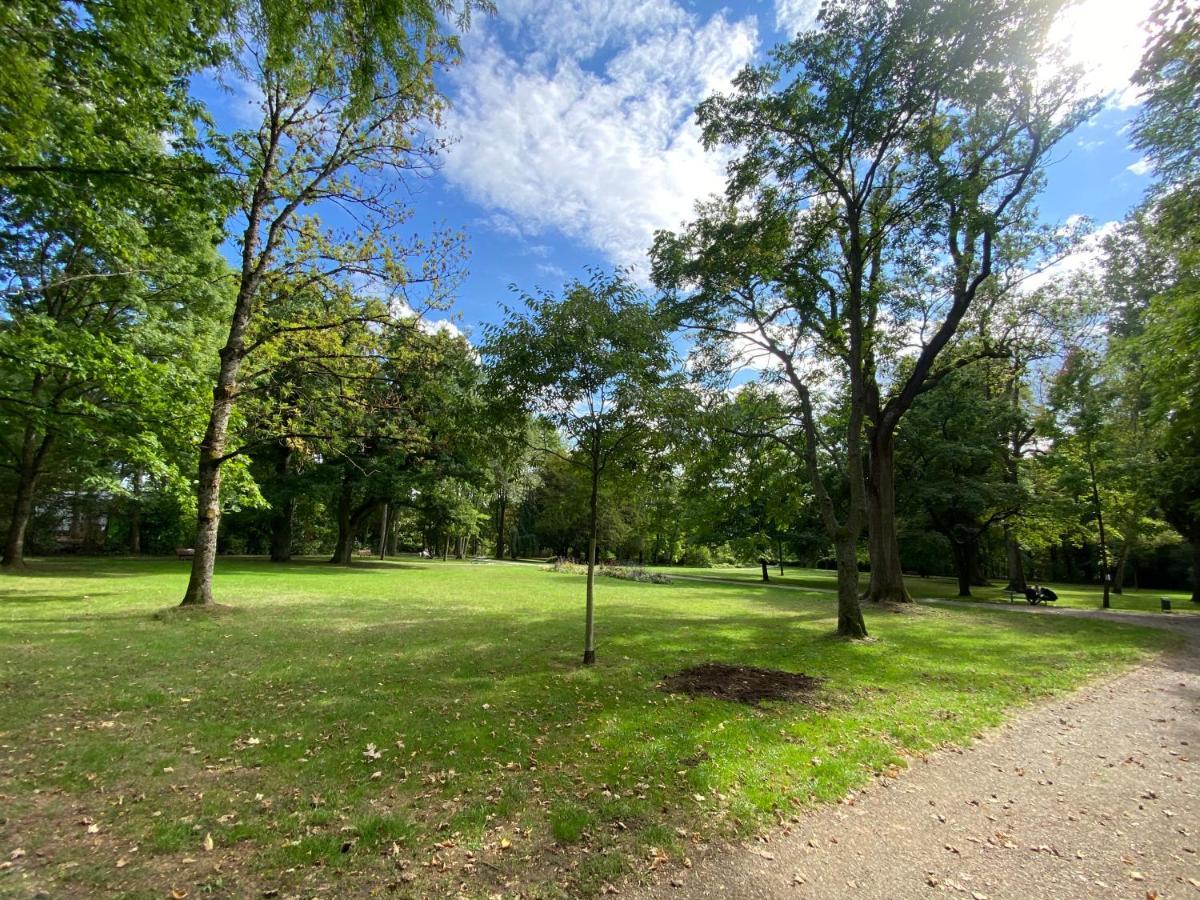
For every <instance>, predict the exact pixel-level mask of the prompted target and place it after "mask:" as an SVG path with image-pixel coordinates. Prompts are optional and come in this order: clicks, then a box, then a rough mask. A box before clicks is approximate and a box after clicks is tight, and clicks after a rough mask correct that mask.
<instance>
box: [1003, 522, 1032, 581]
mask: <svg viewBox="0 0 1200 900" xmlns="http://www.w3.org/2000/svg"><path fill="white" fill-rule="evenodd" d="M1004 546H1005V549H1006V550H1007V551H1008V585H1007V586H1006V587H1005V590H1007V591H1016V592H1018V593H1020V592H1023V591H1024V590H1025V588H1027V587H1028V586H1029V585H1028V584H1027V583H1026V581H1025V556H1024V554H1023V553H1022V552H1021V545H1020V544H1018V543H1017V539H1016V538H1015V537H1013V533H1012V529H1011V528H1009V527H1008V526H1007V525H1006V526H1004Z"/></svg>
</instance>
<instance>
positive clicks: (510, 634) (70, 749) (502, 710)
mask: <svg viewBox="0 0 1200 900" xmlns="http://www.w3.org/2000/svg"><path fill="white" fill-rule="evenodd" d="M186 570H187V565H186V564H184V563H178V562H176V561H174V560H142V561H131V560H112V559H105V560H90V559H75V560H70V561H54V562H49V561H45V562H35V563H34V564H33V566H32V568H31V570H30V573H29V574H27V575H21V576H12V575H10V576H3V577H0V687H2V691H0V861H3V862H7V863H9V865H8V866H5V867H4V868H3V869H0V894H5V895H16V896H23V895H27V896H33V895H34V894H35V893H36V892H37V891H39V890H40V891H43V892H45V893H46V894H48V895H50V896H66V895H79V894H87V893H111V894H123V895H127V896H143V895H144V896H148V897H163V896H166V895H168V894H170V892H171V891H172V890H176V891H178V892H187V895H188V896H189V897H197V896H202V895H205V894H216V895H236V896H256V895H258V894H259V893H261V892H265V891H279V892H280V895H281V896H282V895H286V894H289V893H296V894H302V895H305V896H311V895H318V894H319V895H324V896H328V895H329V894H330V893H331V892H332V893H349V892H360V891H361V892H364V893H366V892H368V891H376V890H380V891H381V890H382V889H383V888H385V887H391V888H393V889H395V890H396V891H397V892H398V893H399V894H400V895H401V896H406V895H430V894H442V893H446V892H456V891H459V890H462V891H463V892H464V893H466V894H468V895H482V896H486V895H489V894H495V893H504V894H511V893H515V892H516V891H518V890H521V891H525V892H526V893H527V894H530V895H535V896H558V895H563V894H592V893H595V892H596V891H598V890H599V889H600V888H601V887H602V886H603V885H604V884H605V883H611V882H614V881H616V880H617V879H619V878H621V877H623V876H626V875H633V876H634V877H636V876H637V875H638V873H641V872H644V871H646V870H647V869H648V868H649V867H651V866H653V865H656V864H658V862H659V861H661V860H664V859H666V858H671V859H675V860H678V859H680V858H682V857H683V856H685V855H686V854H687V853H688V852H689V847H691V846H692V845H693V842H694V841H698V840H706V839H710V838H714V837H728V836H731V835H734V834H745V833H750V832H753V831H756V830H758V829H762V828H764V827H766V826H768V825H769V824H771V823H773V822H775V821H777V819H778V817H779V816H786V815H789V814H790V813H791V812H792V811H794V810H795V809H797V808H798V807H801V806H804V805H809V804H814V803H826V802H832V801H836V800H837V799H839V798H841V797H843V796H844V795H845V794H846V793H847V792H848V791H850V790H852V789H854V788H856V787H859V786H861V785H862V784H864V782H866V781H867V780H868V779H869V778H870V777H871V776H872V775H873V774H876V773H880V772H889V771H892V770H894V768H895V767H898V766H903V765H904V763H905V760H906V758H908V757H910V756H912V755H914V754H920V753H922V752H925V751H928V750H931V749H933V748H935V747H938V746H940V745H944V744H947V743H963V742H966V741H968V740H970V739H971V738H972V736H974V735H976V734H977V733H978V732H979V731H980V729H983V728H985V727H987V726H991V725H995V724H996V723H998V722H1000V721H1001V720H1002V719H1003V718H1004V717H1005V715H1007V714H1011V712H1012V711H1013V710H1014V709H1015V708H1016V707H1019V706H1021V705H1023V704H1027V703H1029V702H1031V701H1033V700H1035V699H1037V698H1039V697H1044V696H1046V695H1048V694H1051V693H1053V692H1056V691H1062V690H1065V689H1068V688H1070V687H1072V686H1074V685H1077V684H1079V683H1080V682H1081V681H1082V680H1084V679H1085V678H1087V677H1089V676H1093V675H1097V674H1101V673H1111V672H1113V671H1114V670H1115V669H1116V668H1118V667H1119V666H1121V665H1124V664H1129V663H1132V662H1134V661H1136V660H1138V659H1141V658H1143V657H1144V656H1145V655H1146V654H1148V653H1150V652H1152V651H1155V650H1157V649H1161V648H1162V647H1164V646H1167V645H1168V644H1169V643H1170V642H1171V641H1172V640H1173V638H1172V637H1171V636H1170V635H1168V634H1166V633H1162V632H1157V631H1154V630H1151V629H1140V628H1133V627H1127V626H1124V625H1114V624H1111V623H1106V622H1095V621H1086V620H1076V619H1061V618H1053V617H1046V616H1013V615H1008V614H1003V613H999V612H997V611H995V610H989V609H987V608H930V607H916V608H913V609H911V610H908V611H905V612H903V613H894V612H890V611H882V610H875V609H868V610H867V612H866V615H867V622H868V627H869V628H870V629H871V633H872V635H873V636H874V637H873V639H872V640H871V641H869V642H858V643H851V642H845V641H842V640H838V639H835V638H833V637H832V636H831V632H832V629H833V626H834V615H833V614H834V607H833V602H832V600H831V598H830V597H829V596H828V595H825V594H816V593H813V594H808V593H805V592H801V591H796V590H791V589H787V590H776V589H766V590H764V589H762V588H759V587H752V586H749V585H748V586H746V587H742V586H739V585H722V584H715V583H702V582H691V581H686V582H685V581H682V580H680V581H677V582H675V583H673V584H671V585H653V584H637V583H630V582H624V581H617V580H612V579H601V580H600V582H599V583H598V587H597V630H598V636H599V664H598V665H597V666H596V667H594V668H591V669H584V668H582V667H580V666H579V665H578V659H579V656H580V653H581V649H582V639H583V578H582V577H580V576H577V575H567V574H559V573H552V572H547V571H544V570H543V569H541V568H539V567H535V566H512V565H482V564H479V565H472V564H455V563H449V564H445V563H440V562H416V561H406V562H401V563H387V564H380V563H377V562H360V563H357V564H356V565H355V566H354V567H353V568H352V569H350V570H345V569H337V568H333V567H330V566H328V565H325V564H322V563H318V562H315V561H313V562H298V563H294V564H290V565H271V564H269V563H266V562H262V561H254V560H221V562H220V564H219V567H218V571H217V578H216V593H217V597H218V599H219V600H220V601H221V602H223V603H226V604H230V605H232V606H233V607H234V608H233V610H232V611H231V612H228V613H225V614H200V615H194V614H189V615H179V614H168V615H165V616H159V617H155V615H154V613H156V612H157V611H159V610H162V609H163V608H164V607H167V606H169V605H172V604H174V603H175V602H176V601H177V600H178V598H179V597H180V596H181V594H182V591H183V586H184V583H185V580H186V574H187V571H186ZM705 661H720V662H729V663H737V664H741V665H759V666H766V667H773V668H781V669H787V670H790V671H797V672H805V673H808V674H810V675H816V676H820V677H822V678H824V679H826V681H825V682H824V685H823V687H822V688H821V689H820V691H819V693H818V694H817V695H816V697H815V702H814V703H812V704H808V705H805V704H796V703H772V704H766V705H764V706H762V707H759V708H755V707H748V706H743V705H737V704H733V703H729V702H726V701H721V700H716V699H693V698H688V697H683V696H676V695H669V694H666V693H664V692H662V691H661V690H660V689H659V687H658V684H659V681H660V679H661V678H663V677H664V676H665V675H668V674H670V673H672V672H674V671H676V670H678V669H680V668H682V667H685V666H689V665H694V664H697V663H700V662H705ZM210 847H211V849H209V848H210ZM17 851H23V853H18V852H17Z"/></svg>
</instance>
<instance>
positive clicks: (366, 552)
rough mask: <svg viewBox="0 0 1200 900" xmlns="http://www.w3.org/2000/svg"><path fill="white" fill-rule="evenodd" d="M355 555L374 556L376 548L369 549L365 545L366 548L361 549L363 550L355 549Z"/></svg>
mask: <svg viewBox="0 0 1200 900" xmlns="http://www.w3.org/2000/svg"><path fill="white" fill-rule="evenodd" d="M354 555H355V556H374V555H375V551H374V550H370V549H368V548H366V547H364V548H363V549H361V550H355V551H354Z"/></svg>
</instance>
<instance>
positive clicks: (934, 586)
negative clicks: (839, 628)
mask: <svg viewBox="0 0 1200 900" xmlns="http://www.w3.org/2000/svg"><path fill="white" fill-rule="evenodd" d="M651 571H655V572H665V573H667V574H674V575H685V576H690V577H693V578H711V579H728V580H730V581H744V582H746V583H747V584H750V583H753V584H759V585H761V584H762V570H761V569H760V568H759V567H758V566H715V567H713V568H711V569H697V568H692V567H687V566H655V567H653V568H652V569H651ZM769 572H770V577H771V581H770V584H774V585H785V586H789V587H802V588H808V589H810V590H813V591H816V592H825V591H836V590H837V574H836V573H835V572H832V571H829V570H827V569H800V568H793V567H791V566H785V567H784V573H785V574H783V575H780V574H779V568H778V567H772V568H771V569H770V570H769ZM869 577H870V576H868V575H867V574H865V573H864V574H863V575H861V576H860V578H859V582H860V584H861V585H862V587H863V589H864V590H865V589H866V587H867V584H868V582H869ZM905 583H906V584H907V585H908V590H909V593H911V594H912V596H913V597H914V598H916V599H959V597H958V581H957V580H956V579H954V578H942V577H930V578H919V577H916V576H912V577H908V578H906V579H905ZM1045 586H1046V587H1049V588H1053V590H1054V592H1055V593H1057V594H1058V600H1057V601H1055V603H1054V604H1052V605H1056V606H1065V607H1070V608H1072V609H1100V608H1101V605H1102V601H1103V596H1104V593H1103V589H1102V588H1100V587H1098V586H1096V585H1080V584H1050V583H1046V585H1045ZM1162 597H1167V598H1168V599H1170V600H1171V606H1172V612H1183V613H1197V612H1200V606H1197V605H1196V604H1194V603H1192V602H1191V593H1190V592H1188V591H1184V590H1136V589H1134V588H1126V589H1125V590H1124V592H1123V593H1120V594H1112V595H1111V596H1110V604H1111V608H1112V609H1117V610H1121V609H1126V610H1134V611H1139V612H1159V611H1160V609H1161V607H1160V603H1159V601H1160V599H1161V598H1162ZM970 599H972V600H977V601H980V602H986V603H1008V602H1009V595H1008V593H1007V592H1006V591H1005V590H1004V583H1003V581H996V582H995V583H993V584H992V585H991V586H990V587H972V588H971V598H970ZM1014 602H1016V603H1024V602H1025V598H1024V597H1022V596H1021V595H1019V594H1018V595H1017V596H1016V597H1015V598H1014Z"/></svg>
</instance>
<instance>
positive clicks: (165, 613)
mask: <svg viewBox="0 0 1200 900" xmlns="http://www.w3.org/2000/svg"><path fill="white" fill-rule="evenodd" d="M233 611H234V607H232V606H229V605H228V604H225V603H203V604H193V605H190V606H168V607H167V608H166V609H160V610H159V611H158V612H156V613H155V614H154V618H155V619H158V620H159V621H160V622H169V621H171V620H172V619H177V618H179V617H183V618H193V617H196V616H227V615H229V614H230V613H232V612H233Z"/></svg>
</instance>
